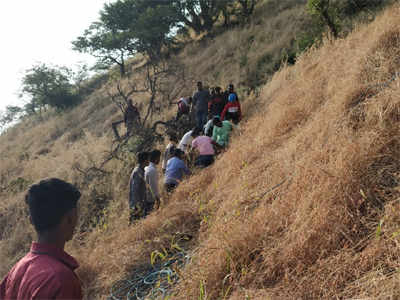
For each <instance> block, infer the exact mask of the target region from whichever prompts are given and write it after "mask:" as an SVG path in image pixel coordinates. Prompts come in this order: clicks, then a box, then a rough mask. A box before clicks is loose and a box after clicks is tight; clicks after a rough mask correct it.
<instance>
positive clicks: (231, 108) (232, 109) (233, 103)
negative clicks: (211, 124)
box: [221, 93, 242, 124]
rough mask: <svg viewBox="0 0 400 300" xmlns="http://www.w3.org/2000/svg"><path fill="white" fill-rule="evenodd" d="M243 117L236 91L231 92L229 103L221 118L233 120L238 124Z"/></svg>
mask: <svg viewBox="0 0 400 300" xmlns="http://www.w3.org/2000/svg"><path fill="white" fill-rule="evenodd" d="M241 119H242V111H241V109H240V103H239V101H238V100H237V96H236V94H235V93H231V94H230V95H229V97H228V103H227V104H226V105H225V107H224V110H223V111H222V114H221V120H222V121H224V120H232V122H233V123H234V124H238V123H239V122H240V120H241Z"/></svg>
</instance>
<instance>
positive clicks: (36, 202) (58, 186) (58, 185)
mask: <svg viewBox="0 0 400 300" xmlns="http://www.w3.org/2000/svg"><path fill="white" fill-rule="evenodd" d="M80 197H81V193H80V192H79V191H78V189H77V188H76V187H75V186H73V185H72V184H70V183H68V182H65V181H63V180H61V179H58V178H50V179H44V180H42V181H40V182H39V183H36V184H34V185H32V186H31V187H30V188H29V190H28V192H27V194H26V195H25V202H26V204H28V206H29V213H30V216H31V221H32V225H33V226H34V227H35V230H36V231H37V232H38V233H43V232H46V231H49V230H52V229H55V228H56V227H57V226H58V225H59V224H60V223H61V220H62V218H63V217H64V216H65V215H66V214H67V213H68V212H69V211H71V210H72V209H73V208H76V206H77V202H78V200H79V198H80Z"/></svg>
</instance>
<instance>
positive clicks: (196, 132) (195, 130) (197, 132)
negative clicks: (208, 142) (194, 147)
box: [191, 127, 202, 138]
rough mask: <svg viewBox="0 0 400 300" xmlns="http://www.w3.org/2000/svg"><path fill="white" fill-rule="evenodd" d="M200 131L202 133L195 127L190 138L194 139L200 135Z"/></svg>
mask: <svg viewBox="0 0 400 300" xmlns="http://www.w3.org/2000/svg"><path fill="white" fill-rule="evenodd" d="M201 131H202V129H201V128H198V127H195V128H193V129H192V134H191V136H192V137H194V138H195V137H198V136H199V135H200V134H201Z"/></svg>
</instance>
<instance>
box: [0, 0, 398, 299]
mask: <svg viewBox="0 0 400 300" xmlns="http://www.w3.org/2000/svg"><path fill="white" fill-rule="evenodd" d="M278 2H279V1H277V2H276V3H278ZM280 3H283V1H282V2H280ZM285 3H286V4H287V5H288V7H285V10H282V11H280V10H278V12H281V13H276V15H275V16H274V17H272V15H273V14H271V17H270V19H268V23H267V21H265V22H266V23H265V24H264V25H263V26H267V25H266V24H269V25H268V26H274V25H273V24H275V26H278V27H279V26H280V25H279V24H280V23H279V21H278V20H279V18H282V17H283V19H286V18H290V19H291V21H292V22H293V24H294V25H292V27H290V26H285V28H286V29H285V32H281V33H276V35H274V34H268V33H264V34H263V32H262V31H260V30H259V29H260V27H257V26H258V25H257V24H253V26H254V28H252V27H251V26H250V27H247V28H244V29H234V30H232V31H230V32H226V33H224V34H222V35H221V36H219V37H217V38H215V40H214V41H213V42H210V41H206V42H199V43H200V45H197V46H192V47H191V46H188V47H187V48H186V49H185V50H183V53H181V54H180V55H181V57H178V59H179V58H180V59H181V61H182V64H183V65H184V66H185V68H187V71H188V74H190V76H189V77H190V78H188V79H187V82H186V83H185V84H187V86H186V87H185V88H186V90H185V92H187V93H188V92H189V91H190V90H191V85H192V80H197V79H198V78H199V77H200V79H203V80H204V81H206V80H207V81H208V82H209V83H214V82H217V83H218V84H220V85H225V84H226V83H227V82H229V81H233V82H234V83H239V82H240V78H242V75H241V74H243V72H246V71H245V69H241V67H240V60H241V55H243V53H245V54H246V57H247V58H246V59H248V60H249V61H247V62H248V64H249V65H251V63H252V62H251V60H252V59H253V60H254V61H258V60H260V59H261V57H262V54H260V53H264V54H265V55H267V53H268V51H272V52H273V53H276V51H275V50H268V49H269V48H268V47H267V46H265V45H266V44H268V43H265V40H267V36H268V39H269V38H271V40H274V39H275V40H276V37H277V36H281V37H282V39H278V42H281V43H282V44H280V45H279V46H278V45H277V46H276V47H277V49H278V48H279V49H282V48H284V47H285V45H290V42H291V40H292V39H293V37H294V36H295V34H296V30H299V27H301V26H300V25H301V24H303V23H302V18H303V17H304V11H303V9H304V7H302V8H299V7H297V3H298V1H286V2H285ZM275 7H277V8H281V6H279V5H277V6H275ZM399 15H400V7H399V6H398V5H397V6H393V7H390V8H388V9H387V10H386V11H385V12H384V14H383V15H381V16H379V17H378V18H377V20H376V21H374V22H373V23H372V24H370V25H363V26H360V27H359V28H357V29H356V30H355V32H354V33H352V34H350V35H349V36H348V37H347V38H346V39H339V40H337V41H334V42H328V41H327V42H325V44H324V46H322V47H321V48H320V49H311V50H310V51H308V52H307V53H306V54H304V55H303V56H301V57H300V58H299V59H298V61H297V63H296V65H295V66H283V67H282V68H281V69H280V71H278V72H277V73H276V74H275V75H274V77H273V78H272V79H271V81H270V82H269V83H268V84H267V85H265V86H264V88H263V89H262V91H261V93H260V95H259V96H256V95H255V94H252V95H251V96H249V97H248V98H247V99H246V100H245V101H244V103H243V106H244V107H243V110H244V112H245V114H246V116H247V119H246V120H245V121H244V122H243V124H242V128H241V130H240V132H237V133H235V135H234V137H233V142H232V144H231V147H230V148H229V150H228V151H227V152H226V153H224V154H223V155H221V156H220V157H219V159H218V160H217V162H216V163H215V165H214V166H212V167H210V168H208V169H207V170H205V171H201V172H196V174H195V175H194V176H192V177H191V178H190V179H189V180H188V181H187V182H185V183H183V184H182V185H181V186H180V187H179V188H178V190H177V191H176V192H175V193H174V194H173V196H172V197H171V198H169V199H168V201H166V202H165V203H164V205H163V206H162V208H161V209H160V210H158V211H156V212H154V213H152V214H151V215H150V216H149V217H148V218H146V219H145V220H143V221H141V222H139V223H138V224H136V225H135V226H132V227H128V226H127V219H128V212H127V200H126V196H127V182H128V174H129V173H130V170H131V168H132V165H133V163H134V162H133V158H132V157H130V155H129V154H126V157H122V158H121V160H113V161H111V162H109V163H108V164H107V165H106V166H105V168H104V171H105V172H103V171H98V170H96V169H95V168H93V169H89V168H90V167H91V166H92V167H93V166H98V165H99V163H100V162H101V161H103V159H104V155H105V153H107V151H109V149H110V144H111V136H110V123H111V122H112V121H113V120H114V119H115V118H117V115H118V111H117V109H116V108H114V106H113V105H112V104H110V103H109V99H107V93H106V91H105V87H104V88H103V90H98V91H96V92H94V93H93V94H92V95H91V96H90V99H88V100H87V101H86V102H84V103H83V104H82V105H81V106H80V107H77V108H76V109H74V110H72V111H71V112H69V113H66V114H64V115H61V116H57V117H51V116H44V117H45V118H46V117H47V118H48V119H47V120H42V121H41V122H37V121H34V120H32V121H30V122H25V123H23V124H20V125H18V126H17V127H16V128H14V129H11V130H10V131H9V132H7V133H6V134H4V135H2V136H1V137H0V138H1V143H0V151H1V153H2V157H1V158H0V164H1V168H0V184H1V190H0V193H1V194H0V196H1V202H0V225H2V226H1V229H0V260H1V261H2V264H1V265H0V275H3V274H5V273H6V272H7V271H8V269H9V268H10V266H11V265H12V264H13V263H14V262H15V261H16V260H17V259H18V258H19V257H21V256H22V255H23V254H24V253H25V252H26V251H27V249H28V247H29V244H30V241H31V239H32V238H33V231H32V229H31V227H30V226H29V225H28V220H27V218H26V213H25V208H24V205H23V203H22V201H21V199H22V195H23V193H24V191H25V189H26V187H27V186H28V185H29V184H30V183H31V182H33V181H36V180H37V179H39V178H43V177H49V176H57V177H61V178H64V179H67V180H70V181H72V182H74V183H75V184H77V185H78V186H79V187H80V188H81V189H82V191H83V197H82V203H81V215H82V218H81V225H80V228H79V232H78V233H77V235H76V237H75V238H74V240H73V241H72V243H70V244H69V246H68V249H67V250H68V251H69V252H71V253H72V254H73V255H74V256H76V257H77V258H78V260H79V261H80V262H81V268H80V270H79V275H80V277H81V278H82V280H83V282H84V285H85V293H86V298H87V299H100V298H102V299H106V298H107V297H108V295H109V293H110V288H111V287H112V286H114V285H115V282H117V281H118V280H120V279H124V278H131V277H132V274H134V273H135V272H138V270H141V269H143V266H146V265H148V264H149V261H150V257H151V256H152V253H155V251H156V250H158V251H161V252H162V251H163V249H167V251H171V249H172V248H173V246H174V245H175V244H176V243H177V241H179V242H181V243H180V244H179V247H183V248H184V249H185V251H187V253H189V255H190V257H191V260H190V262H189V263H188V264H187V265H186V266H185V267H182V269H181V272H182V274H181V280H180V282H179V283H178V285H177V286H175V287H174V294H173V296H172V298H173V299H202V300H204V299H268V298H271V299H303V298H304V299H318V298H325V299H331V298H336V297H337V298H361V297H372V298H387V297H393V298H397V297H398V296H399V295H398V294H399V292H398V289H397V281H398V278H397V269H398V267H399V266H398V265H399V263H398V258H399V254H400V253H399V248H398V242H399V240H398V232H399V226H400V219H399V217H398V209H399V201H398V200H399V188H398V183H399V179H400V178H399V176H400V175H399V167H400V147H399V142H398V141H399V124H400V123H399V119H400V102H399V97H398V95H399V92H400V78H399V74H400V73H399V72H400V61H399V57H400V18H399ZM274 20H275V21H274ZM296 20H298V23H296V22H295V21H296ZM270 22H271V23H270ZM274 22H276V23H274ZM291 24H292V23H291ZM246 30H247V31H251V33H252V34H253V35H254V41H257V42H253V44H252V47H251V48H250V49H248V51H246V50H245V49H244V50H243V52H240V51H233V49H235V47H236V45H237V44H238V41H239V43H240V46H241V47H248V45H247V43H245V42H243V41H244V40H248V38H249V36H251V34H249V32H246ZM266 32H267V31H266ZM268 32H269V31H268ZM283 37H285V38H283ZM262 39H264V41H263V42H264V43H263V42H262V41H261V40H262ZM201 43H206V44H207V45H201ZM208 43H209V44H208ZM241 47H239V49H240V48H241ZM271 47H273V46H272V45H271ZM261 49H264V50H261ZM271 49H272V48H271ZM262 51H264V52H262ZM274 55H275V54H274ZM276 55H278V56H279V54H276ZM210 61H211V62H214V63H210ZM248 64H246V65H248ZM256 65H257V64H256ZM252 70H253V68H252ZM247 87H249V86H247ZM241 92H242V93H243V94H244V90H242V91H241ZM171 114H172V110H171V109H170V110H169V111H168V112H166V113H165V116H164V117H165V118H166V117H167V116H168V115H171ZM83 171H84V172H83ZM182 236H185V237H187V238H182Z"/></svg>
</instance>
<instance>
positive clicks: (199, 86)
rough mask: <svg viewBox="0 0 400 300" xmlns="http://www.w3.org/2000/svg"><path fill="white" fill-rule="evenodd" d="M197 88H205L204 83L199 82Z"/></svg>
mask: <svg viewBox="0 0 400 300" xmlns="http://www.w3.org/2000/svg"><path fill="white" fill-rule="evenodd" d="M197 87H198V88H199V89H200V88H202V87H203V83H202V82H201V81H198V82H197Z"/></svg>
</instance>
